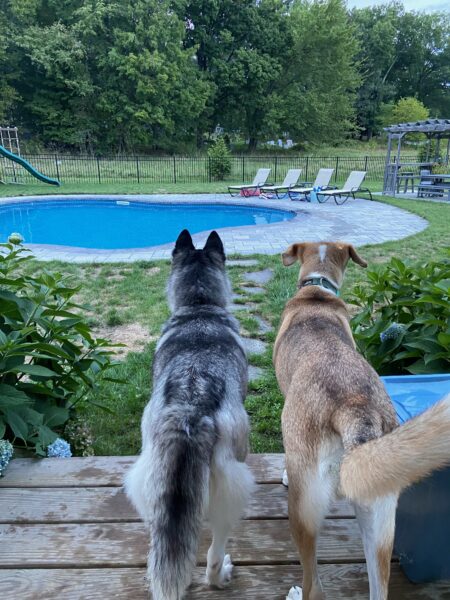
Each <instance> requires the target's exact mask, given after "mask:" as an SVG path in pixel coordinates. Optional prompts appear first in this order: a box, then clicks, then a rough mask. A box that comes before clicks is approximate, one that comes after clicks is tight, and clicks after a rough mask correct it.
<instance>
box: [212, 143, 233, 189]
mask: <svg viewBox="0 0 450 600" xmlns="http://www.w3.org/2000/svg"><path fill="white" fill-rule="evenodd" d="M208 158H209V172H210V176H211V178H212V179H216V180H218V181H223V180H224V179H225V177H226V176H227V175H229V174H230V173H231V153H230V151H229V150H228V148H227V146H226V144H225V140H224V139H223V137H219V138H217V140H216V143H215V144H214V146H213V147H212V148H210V149H209V150H208Z"/></svg>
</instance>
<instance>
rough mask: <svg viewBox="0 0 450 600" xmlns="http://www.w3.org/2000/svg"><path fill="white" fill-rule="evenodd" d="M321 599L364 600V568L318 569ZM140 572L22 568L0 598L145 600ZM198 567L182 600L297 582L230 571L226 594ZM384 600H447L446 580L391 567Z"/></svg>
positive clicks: (281, 569) (235, 596)
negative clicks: (423, 578) (425, 580)
mask: <svg viewBox="0 0 450 600" xmlns="http://www.w3.org/2000/svg"><path fill="white" fill-rule="evenodd" d="M319 572H320V575H321V577H322V581H323V585H324V589H325V592H326V593H327V598H330V600H331V599H332V600H349V598H351V599H352V600H367V598H368V583H367V572H366V567H365V565H361V564H346V565H320V566H319ZM144 575H145V571H144V569H135V568H131V569H86V570H83V569H64V570H62V569H42V570H40V569H39V570H38V569H22V570H17V571H16V570H14V571H13V570H6V569H5V570H0V589H1V590H2V600H18V599H19V598H20V600H36V598H45V599H46V600H53V599H55V600H56V599H57V600H60V599H61V598H64V600H86V598H89V600H104V598H120V599H121V600H127V599H130V600H131V599H133V600H134V599H135V600H144V599H146V600H147V599H148V597H149V596H148V593H147V590H146V584H145V581H144ZM203 577H204V569H202V568H197V569H196V570H195V572H194V580H193V585H192V586H191V588H190V590H189V592H188V594H187V596H186V600H225V599H227V600H242V599H243V598H245V599H246V600H262V599H264V600H285V598H286V594H287V592H288V591H289V588H290V586H291V585H293V584H297V583H299V582H300V581H301V568H300V567H299V566H297V565H289V566H282V565H280V566H259V567H258V566H252V567H243V566H242V567H239V566H238V567H235V571H234V577H233V580H232V582H231V585H230V587H228V588H227V589H226V590H212V589H210V588H208V587H206V586H205V585H204V583H203ZM389 592H390V594H389V597H390V598H392V600H448V599H449V597H450V591H449V584H448V582H447V583H446V582H441V583H435V584H424V585H413V584H411V583H409V582H408V581H407V580H406V578H405V576H404V575H403V574H402V573H401V571H400V568H399V566H398V565H395V564H394V565H392V574H391V581H390V589H389Z"/></svg>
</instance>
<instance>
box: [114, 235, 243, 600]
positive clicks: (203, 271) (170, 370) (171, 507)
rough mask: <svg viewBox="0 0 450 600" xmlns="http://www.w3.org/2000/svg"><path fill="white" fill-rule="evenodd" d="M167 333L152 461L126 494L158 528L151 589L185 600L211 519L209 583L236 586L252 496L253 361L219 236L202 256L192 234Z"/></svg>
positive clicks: (181, 256)
mask: <svg viewBox="0 0 450 600" xmlns="http://www.w3.org/2000/svg"><path fill="white" fill-rule="evenodd" d="M172 256H173V261H172V272H171V275H170V278H169V283H168V299H169V305H170V308H171V311H172V316H171V317H170V318H169V320H168V321H167V323H166V324H165V326H164V328H163V332H162V337H161V338H160V340H159V342H158V345H157V347H156V353H155V358H154V363H153V393H152V396H151V399H150V402H149V403H148V405H147V407H146V408H145V411H144V415H143V418H142V452H141V455H140V456H139V458H138V459H137V462H136V463H135V465H134V466H133V467H132V469H131V470H130V472H129V473H128V474H127V476H126V480H125V488H126V492H127V495H128V497H129V498H130V499H131V501H132V502H133V504H134V506H135V507H136V509H137V510H138V512H139V514H140V515H141V517H142V518H143V519H144V521H145V522H146V523H147V524H148V526H149V529H150V546H151V547H150V553H149V558H148V580H149V584H150V589H151V591H152V594H153V599H154V600H180V599H181V598H182V597H183V594H184V592H185V590H186V588H187V587H188V586H189V584H190V582H191V577H192V571H193V568H194V566H195V562H196V555H197V549H198V540H199V535H200V530H201V525H202V518H203V517H204V516H207V517H208V519H209V524H210V528H211V531H212V534H213V539H212V544H211V546H210V548H209V550H208V556H207V569H206V581H207V583H209V584H210V585H214V586H217V587H224V586H226V585H227V584H228V583H229V582H230V579H231V572H232V568H233V565H232V563H231V559H230V556H229V555H225V545H226V543H227V539H228V536H229V534H230V532H231V529H232V528H233V526H234V525H235V524H236V523H237V522H238V520H239V518H240V517H241V514H242V512H243V509H244V507H245V504H246V502H247V500H248V497H249V495H250V492H251V488H252V482H253V480H252V476H251V474H250V471H249V469H248V467H247V465H246V464H245V462H244V460H245V458H246V455H247V447H248V431H249V425H248V417H247V414H246V412H245V409H244V405H243V401H244V398H245V394H246V388H247V359H246V355H245V351H244V348H243V346H242V342H241V339H240V337H239V333H238V331H239V328H238V323H237V321H236V319H235V318H234V317H233V316H232V315H231V314H230V313H229V312H228V311H227V309H226V306H227V303H228V301H229V299H230V296H231V286H230V282H229V280H228V277H227V275H226V272H225V253H224V249H223V245H222V241H221V239H220V237H219V236H218V235H217V233H216V232H215V231H213V232H212V233H211V234H210V236H209V237H208V240H207V242H206V245H205V247H204V248H203V250H196V249H195V248H194V245H193V243H192V238H191V236H190V234H189V232H188V231H187V230H184V231H182V232H181V233H180V235H179V237H178V239H177V241H176V244H175V249H174V251H173V254H172Z"/></svg>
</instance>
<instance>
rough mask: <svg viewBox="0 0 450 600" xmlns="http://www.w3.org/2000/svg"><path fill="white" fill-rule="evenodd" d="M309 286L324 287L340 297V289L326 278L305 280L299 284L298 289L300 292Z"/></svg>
mask: <svg viewBox="0 0 450 600" xmlns="http://www.w3.org/2000/svg"><path fill="white" fill-rule="evenodd" d="M308 285H319V286H320V287H323V288H325V289H327V290H330V292H333V294H334V295H335V296H339V288H337V287H336V286H335V285H334V284H333V283H331V281H330V280H329V279H327V278H326V277H311V278H310V279H305V280H304V281H302V283H299V284H298V285H297V287H298V289H299V290H300V289H301V288H303V287H307V286H308Z"/></svg>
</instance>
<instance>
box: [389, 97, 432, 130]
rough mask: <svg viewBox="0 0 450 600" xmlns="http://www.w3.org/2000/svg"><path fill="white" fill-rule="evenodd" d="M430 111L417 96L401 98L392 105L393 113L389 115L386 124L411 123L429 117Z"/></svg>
mask: <svg viewBox="0 0 450 600" xmlns="http://www.w3.org/2000/svg"><path fill="white" fill-rule="evenodd" d="M429 116H430V111H429V110H428V108H427V107H426V106H425V105H424V104H423V103H422V102H421V101H420V100H417V98H411V97H410V98H400V100H398V101H397V102H396V103H395V104H394V106H393V107H392V111H391V114H390V115H389V116H388V117H387V118H388V122H386V125H392V124H395V123H409V122H411V121H422V120H424V119H428V117H429Z"/></svg>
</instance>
